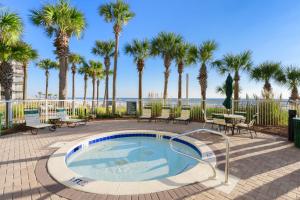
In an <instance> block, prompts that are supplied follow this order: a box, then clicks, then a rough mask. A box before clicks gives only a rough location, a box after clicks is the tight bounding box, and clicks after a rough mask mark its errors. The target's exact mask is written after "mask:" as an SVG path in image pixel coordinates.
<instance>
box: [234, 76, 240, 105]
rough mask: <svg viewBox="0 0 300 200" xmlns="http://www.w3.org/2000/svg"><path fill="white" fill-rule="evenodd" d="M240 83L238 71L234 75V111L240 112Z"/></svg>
mask: <svg viewBox="0 0 300 200" xmlns="http://www.w3.org/2000/svg"><path fill="white" fill-rule="evenodd" d="M239 81H240V76H239V73H238V71H236V72H235V74H234V110H238V105H239V102H238V100H239V90H240V86H239Z"/></svg>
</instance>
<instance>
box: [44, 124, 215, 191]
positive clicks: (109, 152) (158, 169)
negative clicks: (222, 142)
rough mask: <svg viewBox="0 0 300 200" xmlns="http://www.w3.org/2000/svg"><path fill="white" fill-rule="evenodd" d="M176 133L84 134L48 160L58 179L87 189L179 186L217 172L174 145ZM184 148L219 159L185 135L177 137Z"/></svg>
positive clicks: (49, 169)
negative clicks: (175, 150)
mask: <svg viewBox="0 0 300 200" xmlns="http://www.w3.org/2000/svg"><path fill="white" fill-rule="evenodd" d="M175 135H176V134H174V133H169V132H159V131H147V130H139V131H118V132H109V133H102V134H98V135H95V136H92V137H89V138H87V139H81V140H77V141H74V142H71V143H70V144H68V145H66V146H64V147H62V148H61V149H59V150H57V151H56V152H55V153H54V154H53V155H52V156H51V157H50V159H49V160H48V163H47V167H48V172H49V173H50V175H51V176H52V177H53V178H54V179H56V180H57V181H58V182H60V183H62V184H64V185H66V186H68V187H72V188H75V189H77V190H82V191H85V192H92V193H100V194H115V195H123V194H141V193H150V192H158V191H163V190H168V189H174V188H177V187H180V186H183V185H187V184H191V183H194V182H196V181H200V180H202V179H206V178H207V177H209V176H210V175H211V169H210V168H209V167H208V166H207V165H205V164H203V163H199V162H198V161H197V160H195V159H192V158H190V157H187V156H184V155H181V154H178V153H176V152H174V151H172V150H171V148H170V146H169V139H170V138H171V137H173V136H175ZM173 144H174V147H175V149H177V150H180V152H183V153H185V154H188V155H190V156H192V157H196V158H198V159H201V160H209V162H211V163H215V155H214V154H213V152H212V150H211V149H210V148H209V147H208V146H206V145H205V144H203V143H202V142H200V141H198V140H195V139H192V138H189V137H183V138H180V139H176V140H175V141H174V143H173Z"/></svg>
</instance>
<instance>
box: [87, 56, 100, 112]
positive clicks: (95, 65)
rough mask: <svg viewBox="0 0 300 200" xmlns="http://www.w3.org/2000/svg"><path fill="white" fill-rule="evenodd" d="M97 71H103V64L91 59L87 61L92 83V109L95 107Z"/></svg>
mask: <svg viewBox="0 0 300 200" xmlns="http://www.w3.org/2000/svg"><path fill="white" fill-rule="evenodd" d="M99 73H103V66H102V63H101V62H96V61H93V60H90V61H89V76H90V77H91V78H92V83H93V84H92V85H93V93H92V94H93V95H92V99H93V101H92V109H93V110H94V109H95V101H96V96H97V91H96V88H97V75H98V74H99Z"/></svg>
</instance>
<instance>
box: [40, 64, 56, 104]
mask: <svg viewBox="0 0 300 200" xmlns="http://www.w3.org/2000/svg"><path fill="white" fill-rule="evenodd" d="M37 66H38V67H39V68H40V69H42V70H45V76H46V89H45V99H48V85H49V74H50V70H51V69H58V68H59V65H58V63H57V62H54V61H52V60H50V59H44V60H41V61H39V62H38V63H37Z"/></svg>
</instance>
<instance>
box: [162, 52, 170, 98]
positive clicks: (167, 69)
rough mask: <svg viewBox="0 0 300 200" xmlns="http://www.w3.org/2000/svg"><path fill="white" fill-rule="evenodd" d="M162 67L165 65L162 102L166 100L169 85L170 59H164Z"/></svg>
mask: <svg viewBox="0 0 300 200" xmlns="http://www.w3.org/2000/svg"><path fill="white" fill-rule="evenodd" d="M164 65H165V72H164V74H165V83H164V96H163V98H164V101H166V99H167V98H168V84H169V76H170V66H171V59H170V58H169V57H167V56H166V57H165V58H164Z"/></svg>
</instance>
